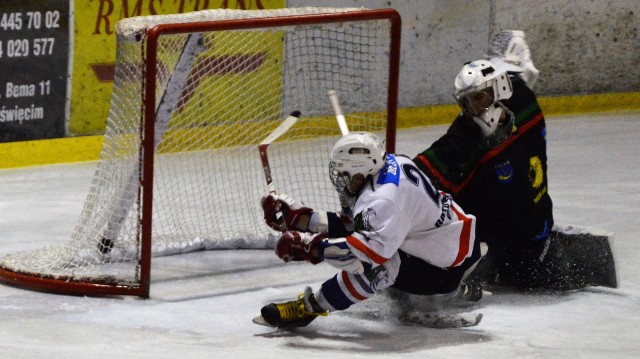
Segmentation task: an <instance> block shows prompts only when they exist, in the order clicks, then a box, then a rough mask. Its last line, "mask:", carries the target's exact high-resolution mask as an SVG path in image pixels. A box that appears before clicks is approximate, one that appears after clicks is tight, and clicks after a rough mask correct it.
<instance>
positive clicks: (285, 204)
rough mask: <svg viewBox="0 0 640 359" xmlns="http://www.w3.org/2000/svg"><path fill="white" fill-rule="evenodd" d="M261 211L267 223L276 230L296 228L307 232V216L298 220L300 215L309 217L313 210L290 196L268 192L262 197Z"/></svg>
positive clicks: (283, 230)
mask: <svg viewBox="0 0 640 359" xmlns="http://www.w3.org/2000/svg"><path fill="white" fill-rule="evenodd" d="M261 202H262V211H263V212H264V220H265V222H266V223H267V225H268V226H269V227H271V228H273V229H275V230H276V231H280V232H285V231H287V230H296V231H301V232H307V231H308V230H309V218H306V219H304V220H303V221H300V223H298V222H299V220H300V219H301V217H302V216H304V215H307V216H309V217H311V213H313V210H312V209H311V208H309V207H307V206H305V205H304V203H302V202H298V201H296V200H295V199H293V198H292V197H290V196H288V195H286V194H284V193H282V194H279V195H276V194H273V193H270V194H268V195H266V196H264V197H262V201H261Z"/></svg>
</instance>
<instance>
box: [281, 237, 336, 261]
mask: <svg viewBox="0 0 640 359" xmlns="http://www.w3.org/2000/svg"><path fill="white" fill-rule="evenodd" d="M325 238H327V234H326V233H320V234H316V235H310V234H307V233H300V232H295V231H289V232H285V233H284V234H283V235H282V236H280V239H278V241H277V242H276V255H277V256H278V257H280V258H281V259H282V260H283V261H285V262H291V261H307V262H310V263H311V264H318V263H320V262H322V258H321V257H320V256H319V254H318V250H317V248H318V245H319V244H320V242H322V240H324V239H325Z"/></svg>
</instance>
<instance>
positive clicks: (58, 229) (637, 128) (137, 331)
mask: <svg viewBox="0 0 640 359" xmlns="http://www.w3.org/2000/svg"><path fill="white" fill-rule="evenodd" d="M547 127H548V154H549V161H548V164H549V177H550V185H549V187H550V194H551V196H552V198H553V200H554V205H555V207H554V209H555V219H556V222H557V223H558V224H573V225H578V226H587V227H592V228H598V229H604V230H607V231H610V232H613V233H615V243H614V250H615V255H616V261H617V269H618V279H619V284H620V285H619V288H617V289H608V288H592V289H587V290H582V291H576V292H571V293H564V294H553V295H551V294H546V295H543V294H521V293H496V294H494V295H492V296H487V297H485V298H484V299H483V301H482V304H481V305H480V306H479V307H478V308H476V309H475V311H479V312H482V313H483V314H484V319H483V321H482V322H481V323H480V324H479V325H478V326H477V327H474V328H467V329H447V330H442V329H427V328H418V327H405V326H402V325H400V324H399V323H398V322H397V320H396V319H395V318H394V317H393V316H392V315H390V313H389V312H390V309H389V308H388V307H387V304H388V303H387V302H386V301H384V300H382V299H374V300H372V301H371V302H369V303H366V304H359V305H356V306H354V307H352V309H350V310H348V311H345V312H340V313H332V314H331V315H330V316H328V317H326V318H319V319H318V320H316V321H315V322H313V323H312V324H311V325H310V326H308V327H306V328H302V329H299V330H297V331H294V332H286V331H278V330H274V329H269V328H266V327H261V326H256V325H254V324H252V323H251V318H252V317H253V316H255V315H256V314H257V313H258V312H259V309H260V307H261V306H262V305H264V304H266V303H268V302H271V301H278V300H288V299H291V298H294V297H295V296H296V295H297V294H298V293H300V292H301V291H302V290H303V288H304V286H305V285H307V284H310V285H312V286H314V287H317V286H318V285H319V284H320V283H322V281H324V280H325V279H327V278H329V276H331V275H332V274H333V273H334V272H335V271H334V270H333V269H332V268H331V267H329V266H326V265H323V264H320V265H317V266H312V265H309V264H294V265H290V264H289V265H285V264H283V263H280V262H279V261H278V260H277V258H276V257H275V255H274V254H273V253H272V252H271V251H268V250H267V251H261V250H238V251H208V252H199V253H192V254H187V255H181V256H173V257H164V258H157V259H154V266H153V269H152V286H151V298H150V299H147V300H141V299H137V298H131V297H122V298H88V297H71V296H64V295H55V294H46V293H39V292H33V291H28V290H23V289H18V288H13V287H9V286H5V285H0V357H2V358H233V357H235V358H253V357H255V358H280V359H286V358H296V359H301V358H303V359H306V358H343V357H344V358H347V357H348V358H369V357H380V358H388V357H402V358H418V357H420V358H425V357H428V358H459V357H469V358H474V359H479V358H636V357H639V356H640V339H639V338H640V266H639V265H638V264H637V262H636V256H637V255H639V254H640V238H638V233H639V232H640V231H639V230H638V225H640V221H639V220H638V218H640V209H639V207H640V144H639V143H638V141H640V113H638V112H623V113H603V114H593V115H587V116H584V115H582V116H563V117H552V118H548V119H547ZM445 129H446V126H434V127H428V128H426V127H425V128H419V129H410V130H403V131H401V132H400V133H399V135H398V146H397V148H398V151H397V152H398V153H405V154H408V155H414V154H416V153H417V152H419V151H421V150H422V149H424V148H425V147H426V146H427V145H428V144H430V143H431V142H432V141H433V140H435V139H436V138H437V137H439V136H440V135H441V134H442V133H443V132H444V131H445ZM94 166H95V164H94V163H78V164H67V165H55V166H42V167H33V168H24V169H10V170H2V171H0V183H1V185H0V198H1V199H0V229H1V231H0V255H2V254H5V253H10V252H14V251H19V250H25V249H35V248H40V247H42V246H44V245H46V244H51V243H56V242H59V241H63V240H66V239H67V238H68V236H69V234H70V233H71V231H72V229H73V226H74V225H75V223H76V221H77V219H78V216H79V214H80V211H81V209H82V205H83V202H84V197H85V196H86V192H87V190H88V188H89V182H90V180H91V177H92V174H93V170H94Z"/></svg>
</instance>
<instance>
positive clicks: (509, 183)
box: [414, 77, 553, 246]
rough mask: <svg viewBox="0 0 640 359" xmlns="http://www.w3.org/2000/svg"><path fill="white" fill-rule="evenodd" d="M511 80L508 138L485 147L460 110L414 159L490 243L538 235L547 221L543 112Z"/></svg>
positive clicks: (548, 224)
mask: <svg viewBox="0 0 640 359" xmlns="http://www.w3.org/2000/svg"><path fill="white" fill-rule="evenodd" d="M512 83H513V95H512V96H511V98H510V99H509V100H508V101H505V102H504V104H505V105H506V107H507V108H509V109H510V110H511V111H512V112H513V113H514V115H515V120H514V124H515V127H516V129H515V131H514V132H513V133H512V135H511V137H509V138H508V139H507V140H505V141H504V142H502V143H501V144H499V145H498V146H497V147H489V146H488V145H487V144H486V141H485V139H484V138H483V136H482V134H481V132H480V128H479V126H478V125H477V124H476V123H475V122H473V121H472V120H471V119H470V118H468V117H466V116H465V115H463V114H462V113H461V114H460V115H459V116H458V117H457V118H456V119H455V120H454V122H453V123H452V125H451V126H450V127H449V129H448V130H447V133H446V134H445V135H444V136H442V137H441V138H440V139H438V140H437V141H436V142H434V143H433V144H432V145H431V147H429V148H428V149H427V150H425V151H424V152H422V153H420V154H418V155H417V156H416V158H414V162H415V163H416V164H417V165H418V167H419V168H420V169H421V170H422V171H424V172H425V173H426V174H427V175H428V176H429V177H430V178H431V180H432V182H433V183H434V185H436V187H437V188H439V189H441V190H443V191H446V192H449V193H450V194H452V195H453V198H454V200H455V201H456V202H457V203H458V204H459V205H460V206H461V207H462V208H463V209H464V210H465V212H467V213H470V214H473V215H475V216H476V218H477V227H476V236H477V238H478V239H480V240H481V241H483V242H487V243H489V245H490V246H491V244H492V242H502V243H503V244H507V243H508V242H511V241H513V240H525V239H535V238H540V239H542V238H544V237H546V236H547V235H548V233H549V231H550V230H551V227H552V226H553V214H552V202H551V197H550V196H549V193H548V187H547V152H546V125H545V120H544V115H543V114H542V111H541V109H540V106H539V105H538V101H537V99H536V96H535V94H534V93H533V91H531V90H530V89H529V88H528V87H527V86H526V84H525V83H524V82H523V81H522V80H521V79H520V78H518V77H512ZM512 243H513V242H512Z"/></svg>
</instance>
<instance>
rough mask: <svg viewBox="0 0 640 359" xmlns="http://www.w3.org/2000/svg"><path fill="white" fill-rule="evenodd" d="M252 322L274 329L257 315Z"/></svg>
mask: <svg viewBox="0 0 640 359" xmlns="http://www.w3.org/2000/svg"><path fill="white" fill-rule="evenodd" d="M252 322H253V323H255V324H258V325H262V326H265V327H269V328H275V327H274V326H273V325H271V324H269V323H268V322H267V321H266V320H264V318H263V317H262V315H258V316H257V317H255V318H253V320H252Z"/></svg>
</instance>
